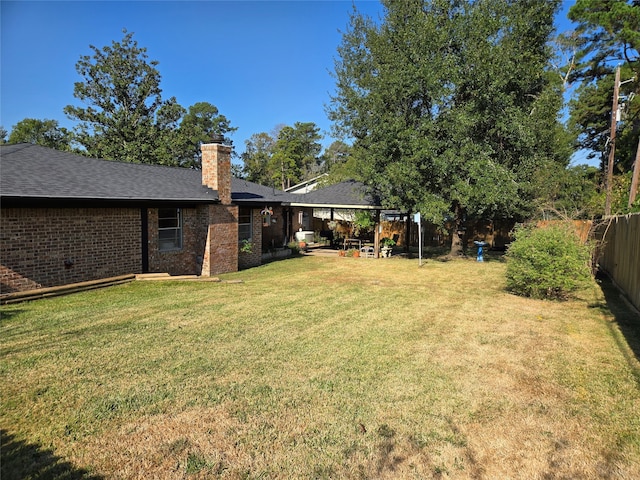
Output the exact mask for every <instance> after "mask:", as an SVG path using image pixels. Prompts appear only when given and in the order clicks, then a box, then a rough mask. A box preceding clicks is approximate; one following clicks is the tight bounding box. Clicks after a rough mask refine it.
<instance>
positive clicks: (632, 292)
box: [598, 213, 640, 309]
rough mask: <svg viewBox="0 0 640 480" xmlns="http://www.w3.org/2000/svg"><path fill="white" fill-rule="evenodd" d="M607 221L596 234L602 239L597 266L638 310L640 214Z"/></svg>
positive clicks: (639, 301) (639, 306) (639, 292)
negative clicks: (598, 264) (598, 265)
mask: <svg viewBox="0 0 640 480" xmlns="http://www.w3.org/2000/svg"><path fill="white" fill-rule="evenodd" d="M608 220H609V221H608V222H604V224H603V225H601V226H600V229H599V232H598V233H600V235H602V236H603V238H602V241H603V246H602V247H601V255H600V260H599V263H600V267H601V268H602V269H603V270H604V271H606V272H607V273H608V274H609V276H611V278H612V279H613V281H614V282H615V283H616V284H617V285H618V287H619V288H620V289H621V290H623V291H624V292H625V293H626V295H627V297H628V298H629V300H630V301H631V303H632V304H633V305H634V306H635V307H636V308H638V309H640V213H634V214H629V215H624V216H617V217H611V218H610V219H608ZM600 235H598V236H600Z"/></svg>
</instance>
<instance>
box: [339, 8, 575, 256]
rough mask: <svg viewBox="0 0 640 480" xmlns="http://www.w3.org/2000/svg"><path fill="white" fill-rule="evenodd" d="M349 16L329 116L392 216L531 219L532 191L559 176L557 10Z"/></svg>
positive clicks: (393, 11)
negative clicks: (553, 69) (548, 173)
mask: <svg viewBox="0 0 640 480" xmlns="http://www.w3.org/2000/svg"><path fill="white" fill-rule="evenodd" d="M383 3H384V6H385V15H384V18H383V19H382V20H381V22H379V23H376V22H374V21H373V20H371V19H369V18H366V17H364V16H363V15H360V14H358V13H357V12H354V14H353V15H352V18H351V24H350V28H349V30H348V31H347V32H346V33H345V34H344V36H343V41H342V44H341V46H340V47H339V50H338V54H339V58H338V59H337V61H336V65H335V77H336V80H337V91H336V94H335V96H334V97H333V99H332V104H331V107H330V109H329V112H330V116H331V118H332V120H333V121H334V126H335V127H336V130H337V131H338V132H339V133H342V134H344V135H346V136H349V137H351V138H353V140H354V144H353V155H354V156H355V157H356V158H357V161H358V166H359V170H360V174H361V176H362V178H363V179H364V180H365V182H366V183H367V184H368V185H369V186H370V187H371V188H372V189H373V190H376V193H379V194H380V195H381V197H382V198H383V199H384V201H385V203H386V205H387V206H389V207H394V208H404V209H406V210H408V211H414V212H415V211H420V212H421V213H422V214H423V215H424V216H426V217H427V218H428V219H429V220H431V221H434V222H436V223H445V220H446V219H448V218H449V219H452V220H453V222H450V224H451V225H452V229H451V234H452V238H453V242H452V248H451V254H452V255H458V254H460V253H461V252H462V242H461V239H460V236H459V234H460V232H461V231H463V229H464V221H465V219H468V218H470V217H476V216H483V217H494V218H495V217H497V216H503V217H504V216H515V215H518V214H520V215H522V214H525V213H527V209H528V208H530V207H531V200H532V198H533V197H534V196H535V193H536V192H535V191H534V190H533V189H532V179H533V178H534V176H535V174H536V172H538V171H539V170H540V169H541V168H544V167H545V166H546V165H548V164H554V163H561V164H564V165H566V163H567V161H568V158H567V149H566V148H563V149H560V148H559V144H560V143H562V142H564V141H565V140H566V137H564V135H562V133H563V130H562V128H561V126H560V123H559V120H558V118H559V117H558V112H559V110H560V108H561V106H562V91H561V87H560V85H559V80H557V81H556V80H555V78H556V77H555V76H553V75H551V74H550V73H549V71H548V70H547V67H548V65H549V59H550V56H551V50H550V48H549V46H548V40H549V37H550V35H551V33H552V31H553V16H554V13H555V11H556V10H557V9H558V6H559V2H558V1H555V0H553V1H551V0H549V1H544V2H541V1H540V0H528V1H527V0H524V1H518V2H513V1H510V0H475V1H473V0H432V1H427V0H424V1H423V0H411V1H395V0H388V1H384V2H383Z"/></svg>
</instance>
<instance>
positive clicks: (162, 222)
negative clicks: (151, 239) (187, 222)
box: [158, 208, 182, 252]
mask: <svg viewBox="0 0 640 480" xmlns="http://www.w3.org/2000/svg"><path fill="white" fill-rule="evenodd" d="M158 245H159V249H160V251H161V252H166V251H170V250H180V249H181V248H182V212H181V211H180V209H179V208H159V209H158Z"/></svg>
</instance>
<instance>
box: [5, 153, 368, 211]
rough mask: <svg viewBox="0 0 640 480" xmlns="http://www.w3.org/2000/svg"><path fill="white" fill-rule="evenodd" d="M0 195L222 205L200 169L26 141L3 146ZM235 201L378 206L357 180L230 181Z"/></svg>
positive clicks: (97, 200) (319, 205) (361, 206)
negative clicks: (297, 187)
mask: <svg viewBox="0 0 640 480" xmlns="http://www.w3.org/2000/svg"><path fill="white" fill-rule="evenodd" d="M0 197H2V199H3V200H12V199H15V200H19V201H25V200H40V201H41V200H43V199H51V200H60V201H71V200H73V201H77V200H87V201H93V202H106V201H118V202H124V201H127V202H182V203H215V202H218V201H219V199H218V192H217V191H215V190H212V189H210V188H208V187H205V186H203V185H202V175H201V172H200V170H193V169H188V168H176V167H164V166H160V165H144V164H138V163H123V162H114V161H108V160H99V159H96V158H87V157H83V156H81V155H77V154H74V153H69V152H60V151H58V150H53V149H51V148H47V147H42V146H39V145H31V144H27V143H21V144H17V145H2V146H0ZM231 198H232V201H233V202H234V203H237V204H239V205H243V204H244V205H250V206H257V205H260V204H264V203H281V204H284V205H297V206H307V207H335V208H379V204H380V202H378V201H376V199H374V198H372V197H371V196H370V195H368V194H365V189H364V185H363V184H362V183H358V182H355V181H347V182H342V183H339V184H336V185H331V186H329V187H326V188H321V189H318V190H314V191H312V192H309V193H306V194H295V193H287V192H283V191H282V190H277V189H275V188H272V187H265V186H264V185H259V184H257V183H253V182H249V181H247V180H242V179H239V178H232V180H231Z"/></svg>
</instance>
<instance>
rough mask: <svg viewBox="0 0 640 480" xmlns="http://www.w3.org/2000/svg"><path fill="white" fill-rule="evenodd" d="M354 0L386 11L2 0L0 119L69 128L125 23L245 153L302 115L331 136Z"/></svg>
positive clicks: (331, 2) (310, 5)
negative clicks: (254, 138) (330, 113)
mask: <svg viewBox="0 0 640 480" xmlns="http://www.w3.org/2000/svg"><path fill="white" fill-rule="evenodd" d="M572 4H573V1H565V2H563V7H564V8H563V14H561V16H560V17H559V18H558V23H559V28H562V29H565V27H566V28H569V26H568V22H567V21H566V20H564V16H565V15H566V10H567V9H568V8H569V6H571V5H572ZM353 5H355V7H356V8H357V9H358V11H360V12H363V13H366V14H369V15H371V16H374V17H376V16H377V15H378V14H379V13H380V12H381V11H382V9H381V6H380V3H379V2H378V1H374V0H364V1H355V2H352V1H350V0H324V1H307V0H291V1H273V0H268V1H267V0H263V1H244V0H236V1H214V0H209V1H131V2H128V1H107V2H104V1H68V2H57V1H45V2H39V1H5V0H2V1H1V3H0V8H1V11H0V13H1V37H0V40H1V49H2V50H1V53H0V62H1V71H0V81H1V83H0V125H2V126H3V127H4V128H5V129H7V130H8V131H11V128H12V127H13V125H15V124H16V123H17V122H19V121H20V120H22V119H24V118H38V119H45V118H50V119H55V120H58V122H59V123H60V125H61V126H65V127H67V128H71V127H72V126H73V122H72V121H70V120H68V119H67V118H66V116H65V115H64V113H63V108H64V107H65V106H66V105H69V104H78V105H80V103H79V102H78V101H77V100H76V99H75V98H74V97H73V84H74V82H77V81H81V77H80V76H79V75H78V73H77V72H76V70H75V64H76V62H77V61H78V59H79V58H80V56H81V55H92V53H93V52H92V50H91V49H90V48H89V45H94V46H96V47H99V48H101V47H103V46H105V45H111V43H112V41H114V40H120V39H122V36H123V33H122V30H123V29H124V28H126V29H127V30H128V31H130V32H134V39H135V40H137V42H138V45H139V46H142V47H146V48H147V54H148V56H149V59H151V60H158V61H159V65H158V67H157V68H158V70H159V72H160V74H161V76H162V83H161V87H162V90H163V93H162V95H163V98H165V99H167V98H169V97H171V96H175V97H176V99H177V101H178V103H180V104H181V105H182V106H183V107H185V108H187V107H188V106H190V105H193V104H194V103H196V102H200V101H204V102H209V103H212V104H213V105H215V106H216V107H218V109H219V111H220V113H222V114H224V115H225V116H226V117H227V118H228V119H229V120H230V121H231V125H232V126H234V127H237V128H238V130H237V131H236V132H235V133H234V134H233V135H232V139H233V141H234V146H235V149H236V152H237V153H238V154H239V153H242V152H243V151H244V149H245V148H244V146H245V143H244V142H245V140H246V139H248V138H249V137H250V136H251V135H252V134H254V133H259V132H271V131H272V130H273V129H274V128H275V127H276V126H277V125H280V124H286V125H293V124H294V123H295V122H298V121H299V122H314V123H315V124H316V125H318V127H320V129H321V131H322V132H323V133H324V134H325V139H324V140H323V144H324V145H325V146H328V145H329V144H330V143H331V141H332V138H331V136H330V122H329V120H328V119H327V117H326V113H325V106H326V105H327V104H328V103H329V99H330V95H331V93H333V92H334V85H335V82H334V79H333V78H332V77H331V75H330V72H331V71H332V70H333V62H334V59H335V58H336V55H337V47H338V45H339V44H340V41H341V33H340V32H341V31H344V30H346V28H347V25H348V22H349V15H350V13H351V11H352V8H353Z"/></svg>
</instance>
